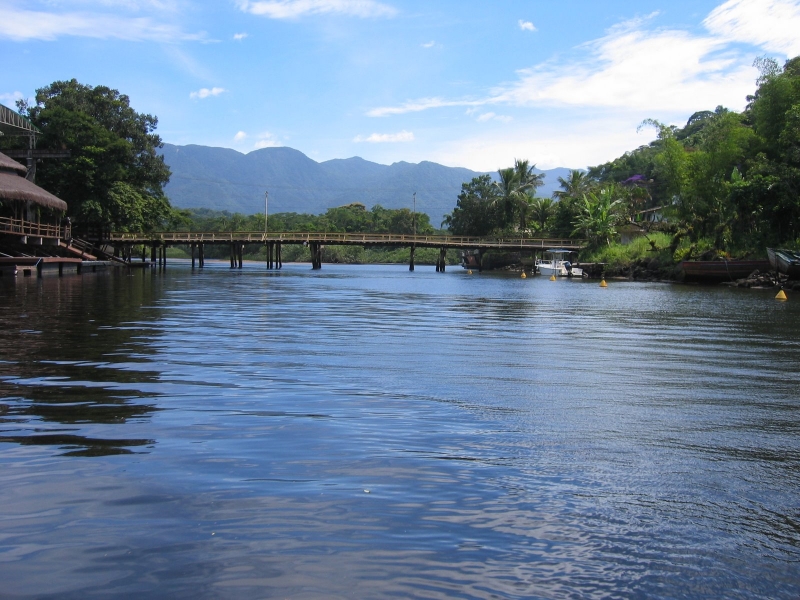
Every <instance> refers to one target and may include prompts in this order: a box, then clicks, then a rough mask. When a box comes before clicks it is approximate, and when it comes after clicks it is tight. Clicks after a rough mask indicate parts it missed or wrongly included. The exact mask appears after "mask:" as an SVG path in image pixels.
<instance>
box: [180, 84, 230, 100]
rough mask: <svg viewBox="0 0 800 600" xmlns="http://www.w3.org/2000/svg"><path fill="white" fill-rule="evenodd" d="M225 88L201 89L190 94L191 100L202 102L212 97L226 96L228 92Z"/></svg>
mask: <svg viewBox="0 0 800 600" xmlns="http://www.w3.org/2000/svg"><path fill="white" fill-rule="evenodd" d="M227 91H228V90H226V89H225V88H221V87H214V88H210V89H209V88H200V89H199V90H197V91H196V92H191V93H190V94H189V98H191V99H193V100H198V99H199V100H202V99H203V98H210V97H211V96H219V95H220V94H224V93H225V92H227Z"/></svg>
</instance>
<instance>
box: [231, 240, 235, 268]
mask: <svg viewBox="0 0 800 600" xmlns="http://www.w3.org/2000/svg"><path fill="white" fill-rule="evenodd" d="M235 268H236V244H234V243H233V242H231V269H235Z"/></svg>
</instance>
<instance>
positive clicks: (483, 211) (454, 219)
mask: <svg viewBox="0 0 800 600" xmlns="http://www.w3.org/2000/svg"><path fill="white" fill-rule="evenodd" d="M501 198H502V196H501V195H500V193H499V190H498V187H497V186H496V185H494V182H493V181H492V177H491V176H490V175H481V176H479V177H474V178H473V179H472V181H470V182H469V183H463V184H461V193H460V194H459V195H458V202H457V204H456V207H455V209H453V212H452V213H450V214H449V215H448V216H447V217H445V220H444V223H443V225H445V226H446V227H447V228H448V229H449V230H450V232H451V233H452V234H454V235H469V236H484V235H489V234H490V233H492V232H493V231H496V230H499V229H501V228H502V223H503V215H502V207H501V206H500V200H501Z"/></svg>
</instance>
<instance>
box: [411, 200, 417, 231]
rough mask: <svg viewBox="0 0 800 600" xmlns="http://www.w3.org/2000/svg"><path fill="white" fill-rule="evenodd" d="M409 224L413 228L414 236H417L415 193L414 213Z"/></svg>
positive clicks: (415, 201)
mask: <svg viewBox="0 0 800 600" xmlns="http://www.w3.org/2000/svg"><path fill="white" fill-rule="evenodd" d="M411 223H412V226H413V228H414V235H417V192H414V213H413V214H412V216H411Z"/></svg>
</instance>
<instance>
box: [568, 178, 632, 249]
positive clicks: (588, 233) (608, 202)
mask: <svg viewBox="0 0 800 600" xmlns="http://www.w3.org/2000/svg"><path fill="white" fill-rule="evenodd" d="M624 221H625V218H624V216H623V207H622V197H621V196H620V193H619V191H618V190H617V187H616V186H615V185H613V184H611V185H608V186H604V187H602V188H600V189H599V190H598V191H596V192H589V193H588V194H584V195H583V198H582V201H581V203H580V210H579V212H578V214H577V216H576V218H575V220H574V224H575V228H574V229H573V231H572V234H573V235H576V234H577V235H581V236H582V237H584V238H585V239H588V240H589V242H590V243H591V244H592V245H597V244H599V243H604V244H606V245H607V246H608V245H610V244H611V240H612V238H614V237H616V235H617V226H618V225H620V224H622V223H623V222H624Z"/></svg>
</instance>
